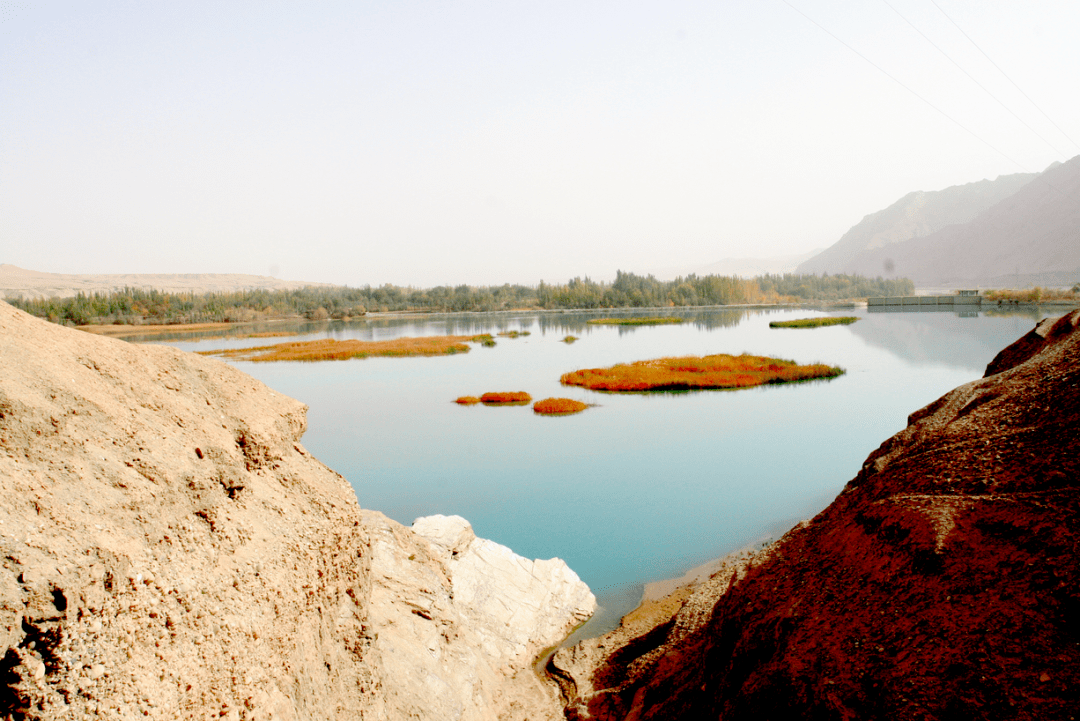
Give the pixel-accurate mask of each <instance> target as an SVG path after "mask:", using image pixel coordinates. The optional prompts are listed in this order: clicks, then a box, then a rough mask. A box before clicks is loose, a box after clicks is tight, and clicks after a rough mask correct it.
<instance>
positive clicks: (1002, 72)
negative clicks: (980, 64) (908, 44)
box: [785, 0, 1080, 148]
mask: <svg viewBox="0 0 1080 721" xmlns="http://www.w3.org/2000/svg"><path fill="white" fill-rule="evenodd" d="M785 2H786V0H785ZM930 2H931V3H933V5H934V7H936V8H937V9H938V10H939V11H941V14H942V15H944V16H945V17H946V18H948V20H949V22H951V23H952V24H953V25H955V26H956V29H957V30H959V31H960V32H961V33H963V35H964V37H965V38H967V39H968V42H970V43H971V44H972V45H974V46H975V49H976V50H978V51H979V52H980V53H982V54H983V57H984V58H986V59H987V60H989V61H990V64H991V65H993V66H994V67H995V68H997V69H998V72H999V73H1001V74H1002V75H1004V76H1005V79H1006V80H1008V81H1009V82H1010V83H1012V85H1013V87H1014V88H1016V89H1017V90H1019V91H1020V94H1021V95H1023V96H1024V97H1025V98H1027V99H1028V102H1029V103H1031V104H1032V105H1034V106H1035V109H1036V110H1038V111H1039V112H1040V113H1042V114H1043V117H1045V118H1046V119H1047V120H1049V121H1050V124H1051V125H1053V126H1054V127H1055V128H1057V129H1058V132H1059V133H1061V134H1062V135H1064V136H1065V137H1066V138H1068V140H1069V142H1070V143H1072V144H1073V145H1075V146H1076V147H1077V148H1080V143H1077V142H1076V141H1075V140H1073V139H1072V138H1071V137H1070V136H1069V134H1068V133H1066V132H1065V131H1064V130H1062V129H1061V127H1060V126H1059V125H1058V124H1057V123H1055V122H1054V120H1053V118H1051V117H1050V116H1049V115H1047V114H1046V111H1045V110H1043V109H1042V108H1040V107H1039V105H1038V103H1036V102H1035V101H1034V100H1032V99H1031V97H1030V96H1029V95H1028V94H1027V93H1025V92H1024V91H1023V89H1022V88H1021V87H1020V86H1019V85H1017V84H1016V82H1015V81H1014V80H1013V79H1012V78H1010V77H1009V76H1008V74H1007V73H1006V72H1005V71H1004V70H1002V69H1001V66H1000V65H998V64H997V63H995V62H994V60H993V58H991V57H990V56H989V55H987V54H986V51H985V50H983V49H982V48H981V47H979V44H978V43H977V42H975V41H974V40H972V39H971V36H970V35H968V34H967V33H965V32H964V29H963V28H962V27H960V25H959V24H957V22H956V21H955V20H953V19H952V18H951V17H949V14H948V13H947V12H945V11H944V10H942V9H941V6H940V5H938V4H937V3H936V2H935V0H930Z"/></svg>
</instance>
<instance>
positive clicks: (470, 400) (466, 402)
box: [454, 396, 480, 406]
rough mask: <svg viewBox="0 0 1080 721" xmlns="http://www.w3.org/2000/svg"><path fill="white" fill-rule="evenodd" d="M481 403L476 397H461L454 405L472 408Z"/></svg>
mask: <svg viewBox="0 0 1080 721" xmlns="http://www.w3.org/2000/svg"><path fill="white" fill-rule="evenodd" d="M479 402H480V399H479V398H477V397H476V396H461V398H457V399H456V400H454V403H460V404H461V405H463V406H471V405H475V404H476V403H479Z"/></svg>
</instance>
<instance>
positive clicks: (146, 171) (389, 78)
mask: <svg viewBox="0 0 1080 721" xmlns="http://www.w3.org/2000/svg"><path fill="white" fill-rule="evenodd" d="M939 7H940V9H939ZM796 8H797V9H796ZM945 13H948V15H947V16H946V15H945ZM950 18H951V21H950ZM909 21H910V24H909ZM952 21H955V23H956V24H955V25H954V24H953V22H952ZM912 25H914V26H916V27H917V28H918V31H916V30H915V29H913V28H912ZM957 26H959V28H962V31H961V30H960V29H958V27H957ZM1077 27H1080V6H1077V4H1075V3H1072V2H1056V1H1055V2H1045V3H1038V4H1024V5H1020V4H1013V3H1003V2H991V3H987V2H983V3H971V2H957V1H955V0H890V2H889V3H886V2H882V3H861V4H855V5H851V4H845V5H844V6H839V5H837V4H835V3H828V2H824V0H791V2H790V4H789V3H788V2H785V0H774V1H770V2H766V3H754V4H752V5H723V6H720V5H712V4H706V3H696V2H678V1H677V2H674V3H665V4H663V5H662V6H660V5H658V4H654V3H642V2H629V3H620V4H614V3H593V4H587V5H585V4H581V3H569V2H552V3H545V4H544V5H543V6H538V5H525V4H516V3H492V2H477V3H468V4H466V3H453V2H436V3H425V4H419V3H410V2H405V3H397V4H392V5H385V4H379V3H372V2H359V3H345V2H340V1H337V0H332V1H329V2H325V3H319V4H317V5H316V4H309V5H304V6H297V7H289V6H287V5H284V4H277V3H275V4H268V3H255V2H237V3H230V4H224V5H222V4H211V3H208V2H201V1H194V2H190V3H183V4H172V5H139V4H133V3H122V2H103V3H96V4H94V5H88V4H82V3H70V2H69V3H63V2H41V3H23V2H10V1H3V0H0V99H2V100H0V263H8V264H12V265H16V266H19V267H22V268H27V269H32V270H37V271H44V272H52V273H248V274H254V275H272V276H276V277H279V278H284V279H290V280H307V281H313V282H327V283H338V284H345V285H353V286H360V285H368V284H371V285H380V284H382V283H395V284H398V285H414V286H425V287H429V286H434V285H442V284H460V283H469V284H474V285H482V284H494V283H503V282H511V283H527V284H535V283H536V282H537V281H539V280H541V279H544V280H546V281H549V282H552V281H555V282H562V281H565V280H566V279H567V278H570V277H573V276H578V275H589V276H591V277H593V278H598V279H602V278H610V277H613V276H614V273H615V270H616V269H623V270H628V271H633V272H648V271H650V270H652V269H654V268H660V267H673V266H691V265H708V264H710V263H715V262H717V261H720V260H722V259H725V258H748V257H750V258H760V257H769V256H779V255H793V254H798V253H803V252H806V251H809V250H810V249H813V248H818V247H827V246H829V245H832V244H833V243H835V242H836V241H837V240H838V239H839V238H840V237H841V236H842V235H843V234H844V233H845V232H846V231H847V230H848V229H849V228H851V227H852V226H853V225H855V224H856V223H858V222H859V221H860V220H861V219H862V218H863V217H864V216H865V215H867V214H869V213H873V212H875V211H878V210H881V209H883V208H885V207H887V206H889V205H890V204H892V203H894V202H895V201H896V200H898V199H899V198H901V197H902V196H903V195H905V194H907V193H909V192H911V191H915V190H940V189H943V188H945V187H948V186H952V185H958V184H964V183H970V182H974V181H977V180H981V179H983V178H995V177H997V176H999V175H1006V174H1012V173H1019V172H1038V171H1042V170H1043V169H1045V168H1046V167H1047V166H1048V165H1050V164H1051V163H1053V162H1054V161H1065V160H1067V159H1068V158H1071V157H1073V156H1075V155H1076V154H1078V153H1080V146H1078V145H1077V144H1076V143H1075V142H1074V141H1073V140H1072V138H1076V139H1078V140H1080V98H1078V97H1077V95H1076V94H1075V93H1073V92H1072V82H1071V81H1072V79H1073V78H1072V75H1073V70H1074V69H1075V68H1076V67H1080V45H1078V44H1077V43H1076V42H1075V39H1074V37H1073V35H1074V30H1075V28H1077ZM823 28H824V30H823ZM919 31H921V32H922V33H924V34H925V35H926V36H927V37H929V38H930V39H931V40H932V41H933V43H935V44H936V45H937V46H938V47H939V48H940V49H941V50H942V51H944V52H946V53H947V54H948V55H949V56H951V57H952V58H953V59H954V60H955V61H956V62H957V63H959V64H960V65H961V66H962V67H963V68H964V69H965V70H966V71H967V72H968V73H970V74H971V75H972V76H974V77H975V78H976V79H977V80H978V82H979V83H981V84H982V85H983V86H985V87H986V89H988V90H989V91H990V92H991V93H992V94H993V96H995V97H996V98H997V99H998V100H1000V101H1001V102H1002V103H1004V104H1005V105H1006V106H1008V107H1009V108H1010V109H1011V110H1012V111H1013V112H1015V113H1016V114H1017V115H1019V116H1020V118H1022V119H1023V122H1020V121H1018V120H1017V119H1016V118H1015V117H1014V116H1013V115H1011V114H1010V113H1009V112H1007V111H1006V110H1005V109H1003V108H1002V106H1001V105H1000V104H999V103H998V100H995V99H994V98H993V97H990V96H989V95H988V94H987V93H986V92H985V91H984V90H982V89H980V87H979V86H978V85H977V84H976V83H975V82H973V81H972V80H971V79H970V78H968V77H967V76H966V75H965V74H964V73H962V72H961V71H960V70H958V69H957V68H956V66H955V65H953V64H952V63H951V62H950V61H949V60H948V59H946V58H945V57H943V56H942V54H941V53H940V52H939V50H937V49H935V47H934V46H933V45H931V44H930V43H928V42H927V40H926V39H925V38H924V37H922V36H920V33H919ZM830 33H831V34H832V35H834V36H835V37H831V36H830ZM964 33H966V35H967V36H970V38H971V40H974V41H975V42H976V43H978V47H979V48H981V49H982V51H985V53H986V55H988V56H989V58H992V60H993V63H996V65H997V66H999V67H1000V68H1001V69H1002V70H1004V71H1005V73H1007V74H1008V77H1009V78H1011V79H1012V81H1015V83H1016V85H1018V86H1019V88H1021V89H1022V92H1021V91H1019V90H1018V89H1017V88H1016V87H1015V86H1014V85H1013V84H1012V83H1010V82H1009V80H1007V79H1006V78H1005V77H1003V76H1002V73H1001V72H1000V71H999V70H998V69H997V68H995V66H994V64H992V63H991V62H990V61H989V60H988V59H987V57H986V56H984V55H983V54H982V53H980V51H979V49H977V48H976V47H975V46H974V45H973V44H972V42H971V41H970V40H969V39H968V38H967V37H965V35H964ZM837 38H839V40H840V41H842V42H843V43H846V44H848V45H850V46H851V48H854V49H855V50H856V51H857V52H858V53H860V54H862V55H863V56H865V59H864V58H861V57H859V55H856V54H855V53H854V52H853V51H852V50H851V49H849V48H848V47H845V46H844V44H842V43H841V42H838V40H837ZM867 60H869V61H871V62H872V63H874V64H875V65H877V66H878V67H879V68H880V70H879V69H876V68H875V67H874V66H873V65H871V64H870V63H869V62H867ZM882 71H884V72H887V73H888V74H889V75H891V76H893V77H894V78H895V79H896V81H899V82H900V83H903V84H904V85H905V86H907V88H910V90H911V91H914V92H915V93H918V95H920V96H922V98H923V99H925V100H923V99H920V98H919V97H916V96H915V95H913V94H912V93H911V92H909V90H907V89H905V88H904V87H901V85H899V84H898V83H897V82H896V81H894V80H893V79H890V77H888V76H886V75H885V74H884V73H883V72H882ZM1025 94H1026V96H1027V97H1025ZM1031 101H1034V103H1037V105H1038V108H1041V109H1042V111H1045V113H1046V114H1047V115H1048V116H1049V117H1050V118H1051V119H1052V122H1051V121H1050V120H1048V119H1047V117H1046V116H1044V115H1043V114H1042V112H1040V110H1039V109H1037V108H1036V107H1035V105H1033V103H1032V102H1031ZM927 103H930V104H932V105H933V106H935V107H936V108H937V109H938V110H935V109H934V108H931V107H930V106H929V105H928V104H927ZM939 110H940V112H939ZM946 116H949V117H946ZM950 118H951V119H950ZM1025 123H1026V125H1027V126H1030V128H1029V127H1026V126H1025ZM960 126H964V127H963V128H962V127H960ZM964 128H967V130H965V129H964ZM969 131H970V132H969ZM973 134H974V135H973ZM975 136H978V138H977V137H975ZM1070 136H1071V137H1070ZM980 138H981V140H980Z"/></svg>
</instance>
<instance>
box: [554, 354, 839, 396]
mask: <svg viewBox="0 0 1080 721" xmlns="http://www.w3.org/2000/svg"><path fill="white" fill-rule="evenodd" d="M843 372H844V371H843V369H841V368H836V367H834V366H827V365H824V364H821V363H814V364H812V365H799V364H797V363H795V362H794V361H789V360H781V359H779V358H767V357H764V356H755V355H745V354H744V355H738V356H733V355H726V354H718V355H708V356H703V357H698V356H684V357H679V358H657V359H655V360H644V361H637V362H636V363H626V364H619V365H615V366H612V367H610V368H588V369H585V370H578V371H573V372H572V373H566V374H564V375H563V376H562V378H561V379H560V380H561V381H562V383H563V385H568V386H583V387H585V388H589V389H591V390H595V391H654V390H696V389H705V388H750V387H753V386H758V385H763V384H765V383H790V382H793V381H805V380H812V379H815V378H833V377H835V376H838V375H840V374H842V373H843Z"/></svg>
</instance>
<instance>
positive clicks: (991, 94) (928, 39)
mask: <svg viewBox="0 0 1080 721" xmlns="http://www.w3.org/2000/svg"><path fill="white" fill-rule="evenodd" d="M881 2H883V3H885V4H886V5H888V6H889V9H890V10H892V11H893V12H894V13H896V14H897V15H899V16H900V19H901V20H903V21H904V22H906V23H907V24H908V25H910V26H911V29H912V30H914V31H915V32H917V33H918V34H919V35H922V37H923V40H925V41H926V42H928V43H930V44H931V45H933V46H934V49H935V50H937V51H938V52H939V53H941V54H942V55H944V56H945V59H946V60H948V61H949V62H951V63H952V64H953V65H955V66H956V68H957V69H958V70H959V71H960V72H962V73H963V74H964V75H967V76H968V78H969V79H970V80H971V82H973V83H975V84H976V85H978V86H979V87H980V88H982V89H983V92H985V93H986V94H987V95H989V96H990V97H991V98H993V99H994V100H996V101H997V102H998V105H1000V106H1001V107H1003V108H1005V110H1007V111H1009V113H1010V114H1011V115H1012V116H1013V117H1014V118H1016V119H1017V120H1019V121H1020V122H1021V123H1022V124H1023V126H1024V127H1025V128H1027V129H1028V130H1030V131H1031V132H1033V133H1035V135H1037V136H1038V137H1039V140H1042V141H1043V142H1044V143H1046V144H1047V145H1049V146H1050V148H1051V149H1052V150H1053V151H1054V152H1055V153H1057V154H1058V155H1059V156H1061V157H1064V156H1065V153H1063V152H1061V151H1060V150H1058V148H1057V146H1055V145H1054V144H1053V143H1051V142H1050V141H1049V140H1047V139H1046V138H1044V137H1043V136H1042V134H1040V133H1039V131H1038V130H1036V129H1035V128H1033V127H1031V126H1030V125H1028V124H1027V123H1026V122H1025V121H1024V119H1023V118H1021V117H1020V116H1019V115H1017V114H1016V113H1015V112H1013V110H1012V108H1010V107H1009V106H1008V105H1006V104H1005V103H1004V102H1002V101H1001V99H1000V98H999V97H997V96H996V95H994V94H993V93H992V92H990V91H989V90H988V89H987V88H986V86H985V85H983V84H982V83H980V82H979V81H978V80H976V79H975V77H974V76H973V75H972V74H971V73H969V72H968V71H967V70H964V68H962V67H961V66H960V63H958V62H956V61H955V60H953V58H952V57H951V56H950V55H949V54H948V53H947V52H945V51H944V50H942V49H941V48H940V47H939V46H938V44H937V43H935V42H934V41H933V40H931V39H930V38H928V37H927V36H926V33H924V32H923V31H922V30H920V29H919V28H917V27H915V24H914V23H913V22H911V21H910V20H908V19H907V18H906V17H904V16H903V15H902V14H901V13H900V11H899V10H897V9H896V8H895V7H893V6H892V5H891V4H890V3H889V0H881ZM931 2H933V0H931ZM938 9H939V10H940V8H938ZM953 24H954V25H955V23H953ZM969 39H970V38H969ZM1021 92H1023V91H1021ZM1025 97H1026V96H1025ZM1051 122H1052V121H1051ZM1065 137H1068V136H1065Z"/></svg>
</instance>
